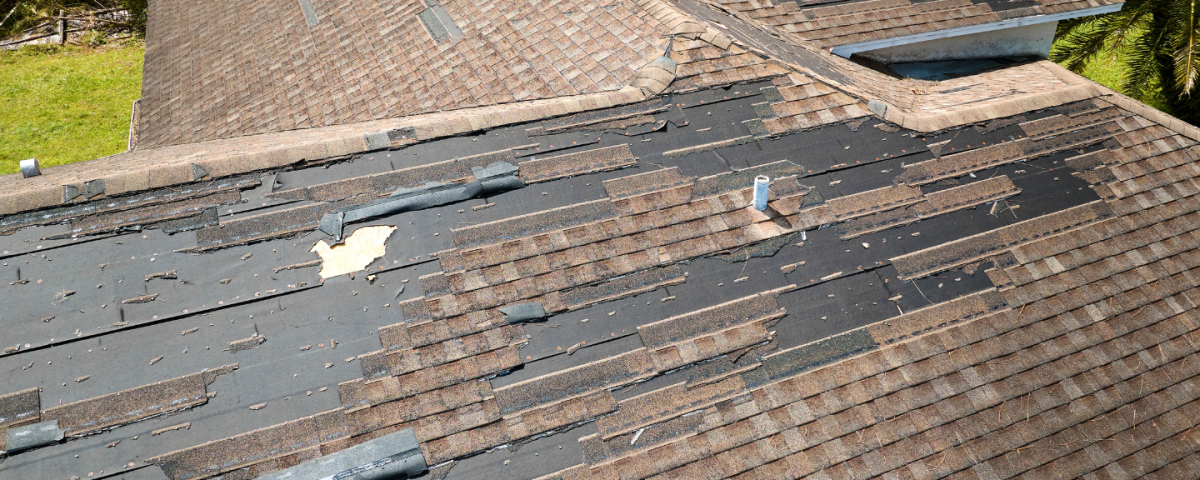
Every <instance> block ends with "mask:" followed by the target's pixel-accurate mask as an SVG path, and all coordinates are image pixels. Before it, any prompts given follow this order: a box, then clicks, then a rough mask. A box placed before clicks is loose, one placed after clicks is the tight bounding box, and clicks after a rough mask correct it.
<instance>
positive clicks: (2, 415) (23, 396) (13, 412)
mask: <svg viewBox="0 0 1200 480" xmlns="http://www.w3.org/2000/svg"><path fill="white" fill-rule="evenodd" d="M41 405H42V400H41V390H40V389H38V388H37V387H34V388H27V389H25V390H21V391H18V392H13V393H8V394H4V395H0V428H3V427H10V426H13V425H25V424H29V423H35V422H37V421H39V419H40V418H41V413H42V406H41ZM0 436H3V435H0ZM0 450H3V448H2V447H0Z"/></svg>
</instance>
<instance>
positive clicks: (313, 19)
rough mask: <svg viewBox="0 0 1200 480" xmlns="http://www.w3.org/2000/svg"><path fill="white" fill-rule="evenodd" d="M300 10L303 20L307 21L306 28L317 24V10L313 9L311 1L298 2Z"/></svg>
mask: <svg viewBox="0 0 1200 480" xmlns="http://www.w3.org/2000/svg"><path fill="white" fill-rule="evenodd" d="M300 10H303V11H304V19H305V20H307V21H308V26H310V27H311V26H314V25H316V24H317V21H318V19H317V9H316V8H314V7H313V4H312V0H300Z"/></svg>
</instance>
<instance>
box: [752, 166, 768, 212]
mask: <svg viewBox="0 0 1200 480" xmlns="http://www.w3.org/2000/svg"><path fill="white" fill-rule="evenodd" d="M770 186H771V179H770V178H768V177H767V176H766V175H759V176H757V177H754V208H757V209H758V211H760V212H761V211H763V210H766V209H767V197H768V196H770V192H769V191H768V187H770Z"/></svg>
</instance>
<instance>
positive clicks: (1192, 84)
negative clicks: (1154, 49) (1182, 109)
mask: <svg viewBox="0 0 1200 480" xmlns="http://www.w3.org/2000/svg"><path fill="white" fill-rule="evenodd" d="M1174 7H1175V8H1172V10H1173V11H1172V12H1171V15H1170V17H1169V20H1168V22H1167V23H1168V27H1167V32H1168V35H1170V36H1171V37H1173V38H1171V40H1172V42H1171V43H1173V44H1175V48H1174V52H1172V53H1173V55H1172V60H1173V63H1174V68H1173V72H1172V73H1173V77H1174V78H1173V79H1172V80H1173V81H1174V82H1175V84H1174V85H1173V87H1174V89H1175V90H1179V96H1180V97H1181V98H1182V97H1183V96H1190V94H1191V92H1192V90H1194V89H1195V88H1196V81H1197V79H1198V78H1200V12H1197V11H1196V10H1197V5H1196V0H1180V1H1177V2H1175V5H1174Z"/></svg>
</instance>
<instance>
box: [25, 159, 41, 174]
mask: <svg viewBox="0 0 1200 480" xmlns="http://www.w3.org/2000/svg"><path fill="white" fill-rule="evenodd" d="M41 174H42V169H40V168H38V161H37V159H36V158H31V159H29V160H21V175H23V176H24V177H25V178H29V177H36V176H38V175H41Z"/></svg>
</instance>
